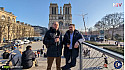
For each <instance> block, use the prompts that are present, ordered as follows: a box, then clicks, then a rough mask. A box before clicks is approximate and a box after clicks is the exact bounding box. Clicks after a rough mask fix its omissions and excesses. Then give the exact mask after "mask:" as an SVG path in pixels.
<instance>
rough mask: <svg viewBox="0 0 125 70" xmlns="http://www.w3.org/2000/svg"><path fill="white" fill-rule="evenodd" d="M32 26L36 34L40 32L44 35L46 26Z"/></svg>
mask: <svg viewBox="0 0 125 70" xmlns="http://www.w3.org/2000/svg"><path fill="white" fill-rule="evenodd" d="M32 27H33V28H34V31H35V32H36V33H37V34H40V36H42V35H45V33H46V32H47V30H48V29H47V28H46V27H41V26H32Z"/></svg>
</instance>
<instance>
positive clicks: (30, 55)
mask: <svg viewBox="0 0 125 70" xmlns="http://www.w3.org/2000/svg"><path fill="white" fill-rule="evenodd" d="M34 60H35V53H34V52H33V51H32V50H26V51H24V52H23V54H22V65H23V68H24V69H27V68H31V67H32V65H33V61H34Z"/></svg>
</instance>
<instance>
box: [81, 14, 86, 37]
mask: <svg viewBox="0 0 125 70" xmlns="http://www.w3.org/2000/svg"><path fill="white" fill-rule="evenodd" d="M86 15H88V13H87V14H82V15H79V16H82V17H83V23H84V28H85V35H87V32H86V25H85V19H84V17H85V16H86Z"/></svg>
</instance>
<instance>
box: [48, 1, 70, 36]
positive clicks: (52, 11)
mask: <svg viewBox="0 0 125 70" xmlns="http://www.w3.org/2000/svg"><path fill="white" fill-rule="evenodd" d="M55 21H56V22H58V23H59V29H60V31H61V32H62V33H63V34H64V33H65V32H66V30H68V25H69V24H72V14H71V4H70V3H69V4H64V6H63V12H62V7H60V13H59V10H58V5H57V4H56V3H50V6H49V28H50V27H51V26H52V23H54V22H55Z"/></svg>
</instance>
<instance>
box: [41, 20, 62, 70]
mask: <svg viewBox="0 0 125 70" xmlns="http://www.w3.org/2000/svg"><path fill="white" fill-rule="evenodd" d="M58 28H59V24H58V22H54V23H53V24H52V27H50V29H49V30H48V31H47V32H46V34H45V37H44V40H43V44H45V45H46V47H47V63H48V66H47V70H51V66H52V63H53V60H54V58H56V68H57V70H61V68H60V65H61V55H62V36H61V33H60V31H59V30H58Z"/></svg>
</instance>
